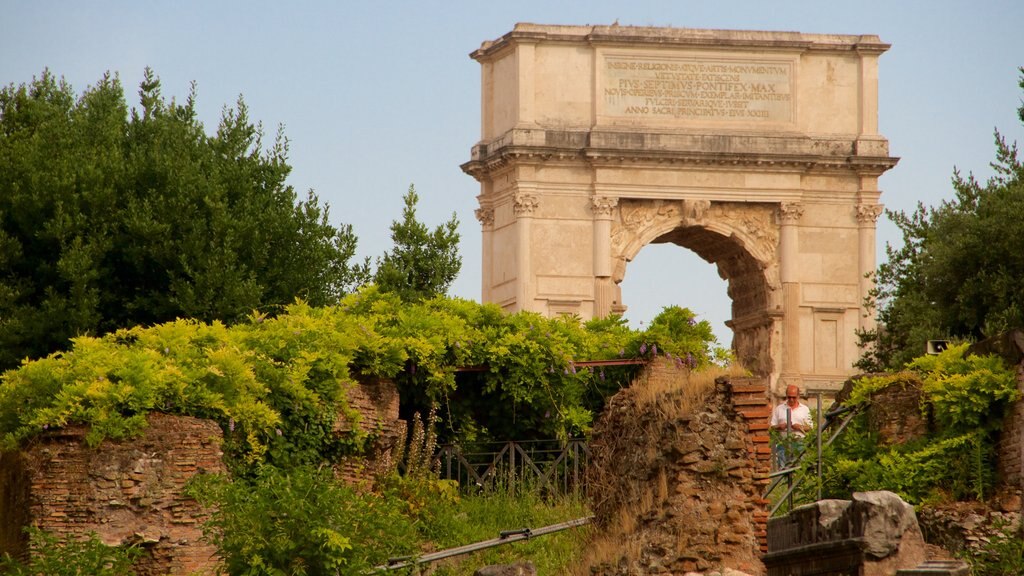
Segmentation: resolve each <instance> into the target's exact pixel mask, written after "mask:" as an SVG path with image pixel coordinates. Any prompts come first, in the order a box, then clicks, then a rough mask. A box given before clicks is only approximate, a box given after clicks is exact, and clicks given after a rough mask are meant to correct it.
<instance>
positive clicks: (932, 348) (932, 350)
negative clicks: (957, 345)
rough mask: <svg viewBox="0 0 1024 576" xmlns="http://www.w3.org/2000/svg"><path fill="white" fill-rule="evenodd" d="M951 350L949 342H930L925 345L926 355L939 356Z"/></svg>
mask: <svg viewBox="0 0 1024 576" xmlns="http://www.w3.org/2000/svg"><path fill="white" fill-rule="evenodd" d="M946 348H949V340H929V341H928V344H926V345H925V349H924V351H925V354H932V355H935V354H939V353H941V352H944V351H945V350H946Z"/></svg>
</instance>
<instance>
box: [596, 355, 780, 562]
mask: <svg viewBox="0 0 1024 576" xmlns="http://www.w3.org/2000/svg"><path fill="white" fill-rule="evenodd" d="M700 386H702V385H701V384H698V383H697V382H695V381H694V382H691V381H690V380H689V379H688V375H687V372H686V370H685V369H680V368H678V367H676V366H674V365H673V364H672V363H671V362H669V361H667V360H658V361H655V362H652V363H651V364H650V365H648V367H647V368H646V369H645V372H644V374H643V375H641V377H640V378H638V379H637V380H636V381H635V382H634V383H633V385H632V386H631V387H630V388H628V389H626V390H623V391H622V392H619V393H618V394H616V395H615V397H613V398H612V400H611V401H610V403H609V404H608V407H607V408H606V409H605V411H604V413H603V414H602V416H601V418H600V420H598V422H597V423H596V424H595V426H594V431H593V433H592V439H591V442H590V450H591V461H590V464H589V466H588V471H587V474H588V481H589V486H588V490H589V492H590V494H591V508H592V510H593V511H594V514H595V517H596V523H597V525H598V530H599V531H600V533H601V537H602V538H604V539H606V540H608V541H610V542H613V543H615V548H616V549H617V550H618V552H613V553H611V554H604V555H603V556H602V558H599V559H596V560H597V561H596V565H595V566H592V568H591V573H592V574H595V575H600V576H620V575H625V574H634V573H647V574H651V573H672V574H682V573H686V572H689V571H695V570H697V571H707V570H713V569H724V568H729V569H739V570H741V571H743V572H745V573H748V574H763V572H764V567H763V565H762V564H761V562H760V559H759V555H760V552H761V550H762V543H763V542H764V538H765V531H764V530H765V523H766V520H767V508H766V502H765V501H764V500H763V497H762V492H763V490H764V475H763V474H762V473H759V471H758V470H759V469H761V468H764V466H763V464H761V463H760V462H761V461H760V459H759V457H758V449H757V447H758V445H759V444H758V443H757V442H756V441H755V440H754V436H760V435H763V431H759V430H753V431H752V430H750V429H749V428H748V419H747V418H746V417H744V415H743V414H741V413H740V412H739V410H738V408H739V406H737V402H739V403H740V405H742V406H743V407H744V409H749V410H757V409H760V410H764V409H765V408H764V407H765V406H766V405H767V395H766V393H767V386H766V385H763V384H762V385H760V386H758V385H757V384H753V383H751V382H749V381H746V380H744V381H743V384H739V385H737V388H738V389H740V390H743V391H744V392H747V391H748V390H749V391H751V393H750V394H744V395H743V396H742V398H741V397H739V396H738V395H737V394H736V393H735V392H734V391H733V390H732V388H733V387H732V385H731V384H730V383H729V382H728V381H726V380H719V381H717V382H715V383H713V384H712V383H710V382H709V383H707V384H704V386H707V387H709V389H708V390H707V391H706V392H705V393H695V392H694V390H695V389H696V388H698V387H700ZM760 420H762V419H761V418H758V421H760ZM763 420H765V421H767V420H766V417H765V419H763ZM595 548H596V549H598V548H603V545H602V544H601V543H600V542H599V543H598V544H596V545H595ZM616 554H618V557H616Z"/></svg>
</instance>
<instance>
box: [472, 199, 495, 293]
mask: <svg viewBox="0 0 1024 576" xmlns="http://www.w3.org/2000/svg"><path fill="white" fill-rule="evenodd" d="M474 214H476V219H477V220H479V221H480V229H481V235H482V236H483V238H482V246H481V251H480V252H481V254H480V256H481V262H480V270H481V274H480V276H481V278H480V297H481V299H482V300H481V301H483V302H490V301H491V287H492V286H494V278H493V276H492V269H493V266H492V265H491V258H492V257H493V253H494V252H493V250H494V208H490V207H484V206H481V207H480V208H477V209H476V211H475V212H474Z"/></svg>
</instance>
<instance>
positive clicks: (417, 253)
mask: <svg viewBox="0 0 1024 576" xmlns="http://www.w3.org/2000/svg"><path fill="white" fill-rule="evenodd" d="M403 198H404V200H405V208H403V209H402V221H401V222H399V221H397V220H396V221H394V222H392V223H391V241H392V242H394V248H393V249H392V250H391V252H386V253H385V254H384V256H383V257H381V258H378V259H377V272H376V274H375V276H374V281H375V282H376V284H377V286H379V287H380V288H381V290H383V291H385V292H395V293H397V294H398V295H399V296H401V298H402V300H404V301H406V302H418V301H420V300H424V299H427V298H431V297H433V296H443V295H444V294H445V293H446V292H447V291H448V287H449V286H451V283H452V282H453V281H454V280H455V277H456V276H458V275H459V269H460V268H461V267H462V257H460V256H459V232H458V228H459V220H458V218H457V217H456V216H455V213H452V218H451V220H449V221H447V222H445V223H444V224H441V225H439V226H438V227H437V228H434V230H433V231H430V229H428V228H427V226H426V225H425V224H423V223H422V222H420V221H419V220H417V219H416V203H417V202H418V201H419V196H418V195H417V194H416V189H415V188H414V187H413V186H412V185H410V186H409V191H408V192H406V193H405V196H404V197H403Z"/></svg>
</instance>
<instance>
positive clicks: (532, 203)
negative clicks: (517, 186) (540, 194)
mask: <svg viewBox="0 0 1024 576" xmlns="http://www.w3.org/2000/svg"><path fill="white" fill-rule="evenodd" d="M539 205H540V199H539V198H537V195H536V194H531V193H529V192H519V193H517V194H516V195H515V197H514V198H513V200H512V209H513V210H514V211H515V213H516V216H519V217H528V216H533V211H534V210H536V209H537V206H539Z"/></svg>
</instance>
